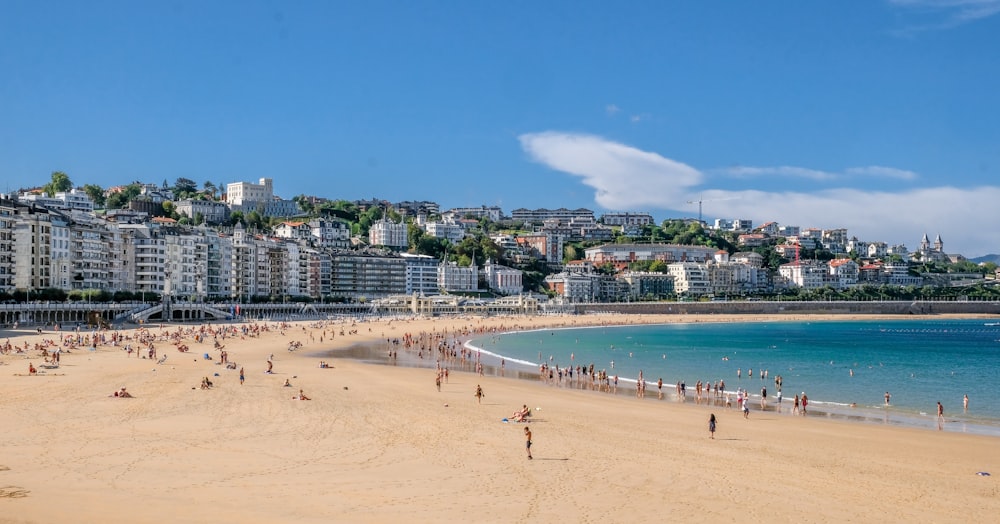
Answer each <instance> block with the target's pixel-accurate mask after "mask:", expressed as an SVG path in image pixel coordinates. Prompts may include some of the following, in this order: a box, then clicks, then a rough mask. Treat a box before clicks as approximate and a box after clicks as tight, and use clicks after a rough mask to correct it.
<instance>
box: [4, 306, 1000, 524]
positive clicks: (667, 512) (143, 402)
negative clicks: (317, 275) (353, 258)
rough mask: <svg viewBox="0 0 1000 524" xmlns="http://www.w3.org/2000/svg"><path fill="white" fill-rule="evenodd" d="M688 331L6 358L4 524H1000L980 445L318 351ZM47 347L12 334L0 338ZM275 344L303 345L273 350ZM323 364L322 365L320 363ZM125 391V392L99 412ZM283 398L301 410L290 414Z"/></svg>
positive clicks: (411, 327)
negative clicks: (439, 378) (270, 362)
mask: <svg viewBox="0 0 1000 524" xmlns="http://www.w3.org/2000/svg"><path fill="white" fill-rule="evenodd" d="M809 318H810V319H817V318H818V317H816V316H812V317H809ZM834 318H836V319H838V320H848V318H847V317H845V316H836V317H834ZM863 318H871V317H863ZM693 320H706V319H705V318H700V319H699V318H697V317H694V318H685V317H679V316H670V317H659V318H657V317H623V316H580V317H518V318H489V319H479V318H435V319H421V320H409V321H401V320H395V321H393V322H391V325H390V324H389V323H388V322H386V321H379V322H369V323H359V324H357V325H356V326H353V327H352V326H350V325H344V324H335V325H331V326H328V327H327V329H328V331H327V333H326V335H325V336H324V339H325V341H324V343H322V344H321V343H320V342H319V340H320V336H321V332H322V329H320V328H311V327H308V326H309V324H308V323H300V324H296V325H294V326H291V327H288V328H287V329H285V330H284V334H282V333H280V332H279V331H278V330H277V329H276V327H275V324H273V323H270V324H267V325H268V326H270V327H271V328H272V329H271V330H270V331H269V332H267V333H264V334H262V335H261V336H259V337H251V338H247V339H245V340H242V339H238V338H236V339H233V338H230V339H227V340H226V341H225V345H226V350H227V351H228V352H229V358H230V360H231V361H234V362H236V363H237V364H238V365H239V366H242V367H244V368H245V371H246V380H245V383H244V384H243V385H240V382H239V372H238V368H237V370H232V369H226V368H225V367H224V366H221V365H217V364H215V362H217V361H218V354H219V353H218V351H215V350H213V349H212V344H211V339H209V342H206V343H197V342H194V341H193V340H191V339H190V338H188V340H187V341H186V344H188V345H189V346H190V347H191V350H190V351H189V352H187V353H181V352H178V351H177V350H176V348H175V347H173V346H171V345H170V344H169V343H166V342H158V343H157V344H156V345H157V349H158V353H159V355H161V356H162V355H167V357H168V358H167V360H166V362H165V363H163V364H160V365H158V364H157V363H156V361H153V360H148V359H139V358H137V357H136V356H134V355H133V356H131V357H128V356H127V355H126V353H125V352H124V351H122V350H121V349H120V348H115V347H111V346H107V345H104V346H100V347H98V349H97V350H96V351H89V350H87V348H78V349H74V350H72V352H70V353H68V354H67V353H64V354H63V355H62V363H61V366H60V367H59V369H53V370H48V369H42V370H41V371H43V373H40V374H39V375H37V376H28V374H27V371H28V363H29V362H33V363H34V365H35V366H36V367H37V366H39V364H41V363H42V359H41V358H40V357H39V356H38V352H36V351H34V350H31V351H28V352H27V353H26V354H10V355H3V356H0V362H2V363H3V365H0V392H2V395H3V396H2V408H0V420H2V425H0V428H2V431H3V436H2V441H3V447H2V453H0V522H4V523H6V522H39V523H60V522H101V523H114V522H129V523H136V522H140V523H141V522H241V523H248V522H249V523H253V522H268V523H273V522H393V521H400V520H406V521H408V522H442V521H444V522H514V521H518V522H556V521H560V522H598V521H600V522H620V521H650V520H653V519H657V520H661V519H662V520H672V521H680V520H690V519H698V520H701V521H722V522H730V521H741V522H763V521H769V522H843V521H856V522H868V521H874V520H879V521H885V522H912V521H918V522H952V521H972V522H980V521H989V520H992V519H994V518H996V515H998V514H1000V486H998V483H997V478H998V477H997V474H1000V452H998V450H1000V440H998V439H997V438H996V437H989V436H979V435H967V434H961V433H953V432H938V431H933V430H924V429H917V428H907V427H890V426H879V425H874V424H859V423H851V422H845V421H841V420H830V419H827V418H822V417H787V416H779V415H776V414H769V413H756V412H755V413H753V414H752V416H751V417H750V419H749V420H743V418H742V417H741V416H740V415H739V414H738V413H737V411H736V410H735V409H732V410H726V409H720V408H708V407H705V406H695V405H692V404H678V403H675V402H671V401H666V400H663V401H659V400H657V399H656V394H655V390H654V391H652V392H650V391H647V398H646V399H643V400H638V399H635V398H633V397H627V396H621V395H608V394H605V393H597V392H593V391H583V390H569V389H560V388H555V387H552V386H547V385H544V384H540V383H537V382H532V381H526V380H515V379H511V378H502V377H495V376H477V375H475V374H473V373H466V372H455V371H453V372H451V373H450V377H449V379H448V381H447V382H445V383H443V384H442V385H441V391H440V392H439V391H438V390H437V388H436V387H435V384H434V379H435V372H434V370H432V369H422V368H411V367H401V366H400V367H396V366H379V365H372V364H365V363H361V362H357V361H352V360H344V359H330V358H326V357H321V356H318V355H319V354H321V353H322V352H323V351H324V350H326V349H328V348H333V347H347V346H349V345H354V344H358V343H362V342H366V341H367V342H369V343H372V344H375V345H378V344H379V343H380V341H384V340H385V339H386V338H387V337H402V336H403V334H404V333H419V332H421V331H431V330H436V331H437V332H442V331H444V330H453V329H456V328H458V327H460V326H476V327H484V326H491V327H497V328H498V327H500V326H503V327H504V328H507V329H510V328H512V327H514V326H517V327H519V328H522V329H523V328H529V327H540V326H555V325H578V326H579V325H585V324H598V323H607V324H619V323H637V322H667V321H693ZM711 320H714V321H720V320H722V321H757V320H761V318H760V317H759V316H752V317H722V316H718V315H713V317H712V319H711ZM781 320H796V319H795V318H791V317H781ZM263 325H264V324H258V326H263ZM186 327H190V326H186ZM149 328H150V331H151V332H152V333H154V334H155V333H157V332H158V330H159V329H161V328H160V327H158V326H149ZM163 329H169V330H176V329H178V327H177V326H168V327H166V328H163ZM341 329H344V330H345V334H344V335H343V336H342V335H340V330H341ZM352 330H357V331H358V333H357V334H350V332H351V331H352ZM331 331H336V336H335V337H334V339H333V340H332V341H331V340H330V337H329V333H330V332H331ZM310 333H311V334H312V337H313V338H314V340H310V338H309V334H310ZM81 334H82V335H85V334H87V332H83V333H81ZM18 335H20V336H18ZM59 335H65V333H61V334H58V333H54V332H52V331H47V332H45V333H44V334H43V335H41V336H39V335H37V334H35V333H34V332H32V331H25V330H22V331H21V332H19V333H14V332H11V331H7V332H0V341H2V340H4V339H5V338H6V337H9V338H10V341H11V343H17V344H21V345H23V343H24V342H25V341H28V342H29V343H32V344H33V343H34V342H37V341H39V340H41V339H43V338H48V339H56V338H58V336H59ZM291 340H297V341H300V342H302V343H303V347H301V348H300V349H298V350H296V351H294V352H289V351H288V350H287V346H288V343H289V341H291ZM400 351H402V350H400ZM203 353H210V354H211V355H212V356H213V357H214V359H215V360H213V361H207V360H204V359H202V354H203ZM272 353H273V354H274V373H273V374H266V373H264V371H265V370H266V369H267V364H266V361H267V359H268V357H269V355H270V354H272ZM321 359H324V360H326V361H327V362H329V363H330V364H331V365H332V366H333V367H332V368H330V369H322V368H320V367H319V366H318V364H319V361H320V360H321ZM216 373H218V376H215V374H216ZM206 376H207V377H209V378H210V379H211V380H212V381H213V382H214V386H213V387H212V388H210V389H207V390H205V389H201V388H200V387H199V385H200V383H201V380H202V378H203V377H206ZM286 379H288V380H289V381H290V383H291V384H292V387H283V386H282V384H283V383H284V382H285V380H286ZM477 384H478V385H481V386H482V388H483V391H484V393H485V397H484V398H483V400H482V404H477V402H476V399H475V397H474V395H473V394H474V392H475V390H476V386H477ZM123 385H124V386H127V387H128V391H129V392H131V393H132V394H133V395H134V396H135V398H131V399H119V398H114V397H109V395H110V394H112V392H114V391H115V390H117V389H118V388H120V387H121V386H123ZM299 388H302V389H303V390H304V393H305V394H306V395H308V396H309V397H311V399H312V400H309V401H301V400H293V397H294V396H296V395H297V393H298V391H299ZM650 393H652V394H650ZM522 404H528V405H529V406H531V407H532V408H536V409H535V412H534V413H533V415H532V417H531V422H530V427H531V431H532V433H533V441H534V445H533V446H532V453H533V455H534V459H533V460H528V459H527V456H526V453H525V449H524V433H523V426H524V425H523V424H517V423H504V422H502V419H503V418H505V417H509V416H510V415H511V413H512V412H513V411H514V410H515V409H517V408H519V407H520V406H521V405H522ZM711 412H714V413H715V414H716V415H717V417H718V419H719V422H718V430H717V432H716V435H715V440H710V439H709V434H708V417H709V413H711ZM980 471H987V472H992V473H993V474H994V475H993V476H979V475H977V472H980Z"/></svg>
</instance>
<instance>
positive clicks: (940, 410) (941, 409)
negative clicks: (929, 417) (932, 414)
mask: <svg viewBox="0 0 1000 524" xmlns="http://www.w3.org/2000/svg"><path fill="white" fill-rule="evenodd" d="M937 404H938V412H937V413H938V418H944V406H942V405H941V401H940V400H939V401H938V403H937Z"/></svg>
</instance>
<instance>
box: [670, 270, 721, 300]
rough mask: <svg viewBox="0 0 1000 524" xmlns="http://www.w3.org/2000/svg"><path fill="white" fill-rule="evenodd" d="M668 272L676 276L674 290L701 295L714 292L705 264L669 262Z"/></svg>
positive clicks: (690, 294) (680, 293)
mask: <svg viewBox="0 0 1000 524" xmlns="http://www.w3.org/2000/svg"><path fill="white" fill-rule="evenodd" d="M667 274H669V275H670V276H672V277H674V290H675V291H676V292H677V294H679V295H689V296H700V295H707V294H709V293H711V292H712V287H711V281H710V280H709V274H708V271H707V266H706V265H705V264H699V263H696V262H674V263H672V264H667Z"/></svg>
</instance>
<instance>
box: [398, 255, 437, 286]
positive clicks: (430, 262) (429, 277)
mask: <svg viewBox="0 0 1000 524" xmlns="http://www.w3.org/2000/svg"><path fill="white" fill-rule="evenodd" d="M399 256H401V257H403V260H404V261H406V294H407V295H413V294H417V295H421V296H430V295H437V294H438V293H439V292H440V289H439V288H438V260H437V259H436V258H434V257H432V256H430V255H414V254H411V253H401V254H400V255H399Z"/></svg>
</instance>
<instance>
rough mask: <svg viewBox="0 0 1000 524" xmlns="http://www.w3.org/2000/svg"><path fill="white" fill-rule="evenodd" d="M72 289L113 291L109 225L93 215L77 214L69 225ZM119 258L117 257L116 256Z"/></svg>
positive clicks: (114, 286) (115, 283)
mask: <svg viewBox="0 0 1000 524" xmlns="http://www.w3.org/2000/svg"><path fill="white" fill-rule="evenodd" d="M69 229H70V244H69V251H70V260H71V263H72V269H71V271H72V273H73V274H72V277H71V278H70V287H71V289H107V290H114V289H116V288H117V287H118V284H119V283H117V282H114V281H112V279H111V274H110V272H109V269H110V264H109V260H110V256H109V255H110V249H109V248H112V247H113V246H111V245H110V242H109V240H110V235H109V234H108V229H107V227H106V223H105V222H104V220H102V219H98V218H96V217H94V216H93V215H92V214H83V213H78V214H74V216H73V218H72V220H70V223H69ZM116 255H117V253H116Z"/></svg>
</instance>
